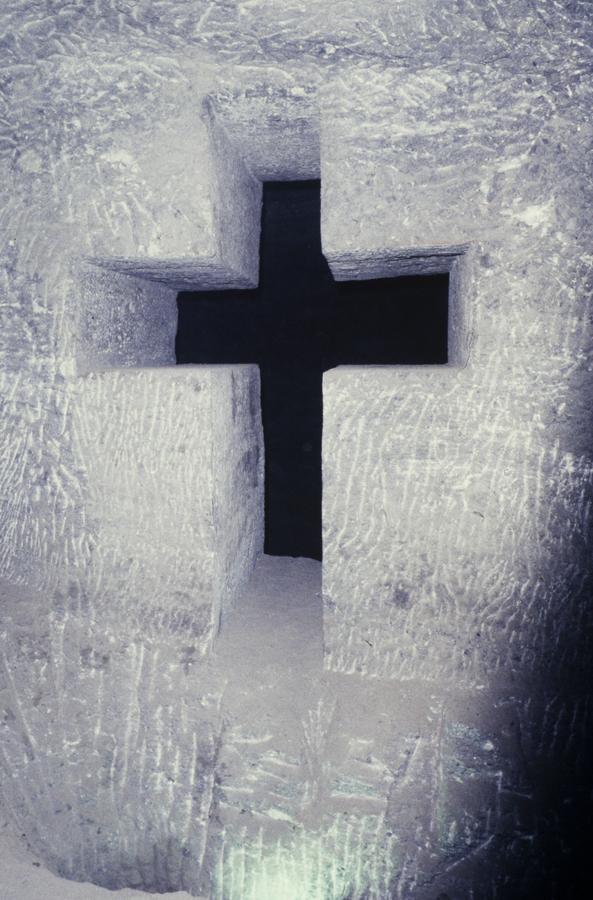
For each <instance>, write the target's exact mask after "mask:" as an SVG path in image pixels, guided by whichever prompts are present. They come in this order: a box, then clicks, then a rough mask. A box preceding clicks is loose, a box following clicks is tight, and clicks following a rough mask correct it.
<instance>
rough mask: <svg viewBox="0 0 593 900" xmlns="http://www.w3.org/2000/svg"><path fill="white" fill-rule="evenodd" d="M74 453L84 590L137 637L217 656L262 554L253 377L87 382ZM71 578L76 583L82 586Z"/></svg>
mask: <svg viewBox="0 0 593 900" xmlns="http://www.w3.org/2000/svg"><path fill="white" fill-rule="evenodd" d="M74 449H75V454H76V458H77V460H78V461H79V463H80V466H81V468H82V469H83V471H84V472H85V476H86V484H87V490H88V496H87V497H86V499H85V514H86V517H87V521H88V523H89V529H90V534H91V535H92V537H91V542H92V543H91V547H90V553H89V559H88V561H87V564H86V567H85V571H84V574H82V577H81V583H82V585H83V586H84V589H85V590H86V591H87V592H90V593H91V594H93V595H94V596H96V597H97V603H99V604H101V605H104V606H105V609H104V613H103V615H104V616H107V617H108V618H113V611H112V610H111V606H112V602H113V601H112V598H113V597H118V598H119V603H118V609H117V613H116V618H119V617H121V616H122V614H123V615H124V616H125V619H126V622H127V624H128V626H130V627H131V624H132V622H134V623H135V627H136V629H137V632H138V635H139V636H140V635H145V636H146V635H148V634H154V635H158V634H162V633H163V632H166V631H168V630H172V631H181V630H184V631H185V632H186V634H187V636H188V637H190V636H191V639H192V642H193V643H195V644H196V646H197V647H198V652H199V653H200V654H204V653H205V652H207V650H208V649H209V648H210V646H211V644H212V640H213V638H214V637H215V635H216V633H217V631H218V625H219V620H220V617H221V615H222V613H223V610H225V611H226V609H227V606H228V605H229V604H231V603H232V601H233V599H234V597H235V595H236V593H237V590H238V589H239V588H240V587H241V586H243V585H244V584H245V583H246V581H247V580H248V578H249V575H250V574H251V570H252V568H253V565H254V562H255V559H256V558H257V556H258V554H260V553H261V552H262V548H263V438H262V429H261V420H260V416H259V374H258V372H257V369H256V368H255V367H253V366H183V367H181V366H180V367H177V366H172V367H160V368H154V369H146V368H144V369H138V368H132V369H117V370H111V371H106V372H101V373H94V374H90V375H87V376H86V377H84V378H82V379H81V380H80V382H79V386H78V397H77V402H76V411H75V414H74ZM72 577H75V576H74V575H73V576H72Z"/></svg>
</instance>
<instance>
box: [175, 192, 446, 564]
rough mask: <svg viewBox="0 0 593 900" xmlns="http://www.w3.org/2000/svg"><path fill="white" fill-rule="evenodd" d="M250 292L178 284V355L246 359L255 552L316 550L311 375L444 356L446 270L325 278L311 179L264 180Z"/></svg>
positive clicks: (316, 390) (315, 391)
mask: <svg viewBox="0 0 593 900" xmlns="http://www.w3.org/2000/svg"><path fill="white" fill-rule="evenodd" d="M260 254H261V259H260V281H259V286H258V287H257V288H256V289H255V290H242V291H239V290H231V291H204V292H199V293H189V292H183V293H180V294H179V297H178V308H179V324H178V331H177V339H176V355H177V362H178V363H208V364H213V363H257V364H258V365H259V367H260V372H261V386H262V419H263V428H264V440H265V451H266V476H265V523H266V524H265V547H264V549H265V552H266V553H268V554H271V555H277V556H307V557H312V558H314V559H321V490H322V472H321V434H322V424H323V403H322V375H323V372H325V371H326V370H327V369H331V368H333V367H334V366H339V365H364V366H369V365H402V364H414V365H422V364H435V363H436V364H439V363H441V364H444V363H446V362H447V317H448V275H446V274H439V275H424V276H405V277H399V278H382V279H376V280H368V281H342V282H338V281H335V280H334V278H333V277H332V274H331V272H330V269H329V266H328V264H327V262H326V260H325V258H324V256H323V254H322V252H321V233H320V183H319V182H318V181H306V182H305V181H301V182H285V183H282V182H268V183H266V184H264V192H263V215H262V231H261V248H260Z"/></svg>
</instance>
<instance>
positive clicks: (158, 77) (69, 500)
mask: <svg viewBox="0 0 593 900" xmlns="http://www.w3.org/2000/svg"><path fill="white" fill-rule="evenodd" d="M5 7H6V8H5V9H4V10H3V13H2V16H3V25H2V28H1V33H3V34H4V35H5V38H4V46H3V58H4V71H3V77H2V95H1V96H2V104H3V112H2V114H1V116H0V169H1V174H2V178H1V179H0V183H1V184H2V186H3V188H2V190H3V192H4V194H3V197H2V204H1V210H2V211H1V212H0V233H1V236H2V241H1V259H0V264H1V266H0V285H1V287H0V290H1V301H0V316H1V320H2V321H1V327H0V354H1V356H0V397H1V400H0V415H1V419H2V428H1V431H0V577H1V578H2V579H3V581H2V585H3V588H2V595H1V596H2V606H1V612H0V614H1V620H2V621H1V623H0V631H1V633H2V658H1V667H0V723H1V724H2V731H1V733H2V745H1V750H0V793H1V797H2V808H3V811H4V815H5V817H6V818H8V819H10V821H11V822H12V823H13V825H14V827H15V828H17V829H18V833H19V834H24V835H25V836H26V838H27V839H28V841H29V842H30V844H31V845H32V846H33V847H34V848H35V849H36V851H37V852H38V853H39V854H40V856H41V858H42V859H43V860H44V861H45V862H46V864H47V865H48V866H49V867H50V868H51V869H52V870H53V871H55V872H58V873H60V874H62V875H66V876H68V877H71V878H75V879H78V880H89V881H94V882H96V883H98V884H102V885H104V886H107V887H126V886H128V887H130V888H142V889H145V890H159V891H163V890H167V889H171V890H177V889H185V890H188V891H190V892H191V893H193V894H195V895H197V894H198V893H202V894H203V895H210V896H213V897H217V898H220V900H235V898H238V897H239V893H238V892H240V890H242V889H241V888H239V887H238V886H237V885H241V884H243V885H244V886H245V885H249V887H248V888H245V890H249V891H251V892H252V894H253V895H254V896H255V895H257V897H258V900H262V898H263V897H264V896H265V890H267V891H268V892H269V891H270V890H272V891H273V890H276V896H279V893H282V892H283V893H284V895H286V897H291V896H292V895H294V897H295V900H296V898H297V897H301V896H306V897H309V896H311V897H319V898H322V897H323V898H328V900H329V898H336V900H337V898H340V897H346V896H348V897H351V898H354V897H361V898H362V897H363V896H364V897H372V898H375V900H388V898H391V897H414V898H419V900H424V898H426V900H434V898H436V897H438V896H441V897H443V898H444V897H446V896H449V897H455V898H463V897H466V898H468V900H469V898H470V897H474V898H476V897H480V898H482V897H483V898H494V897H500V896H504V897H505V898H506V897H509V898H514V897H530V896H550V897H558V898H560V897H563V896H571V895H574V896H576V895H577V893H578V888H577V886H576V881H575V879H576V874H575V872H576V871H577V868H578V857H576V856H575V855H574V854H573V855H570V854H568V855H567V856H566V866H565V865H564V856H563V853H562V852H561V851H562V848H567V847H568V848H570V847H572V845H573V844H574V840H573V838H574V832H575V831H579V830H581V831H583V829H584V827H585V825H584V821H585V820H584V818H583V817H584V815H585V813H586V812H587V810H586V807H585V801H584V798H585V797H587V796H589V792H590V787H591V778H590V776H591V772H590V771H589V768H588V764H587V760H588V759H589V758H590V748H589V746H588V743H587V740H588V737H587V736H588V735H590V734H591V706H592V704H591V696H590V687H589V685H590V679H591V671H590V657H591V654H590V648H589V646H588V642H589V635H590V629H591V624H592V623H591V601H590V595H591V545H592V536H591V500H592V481H593V453H592V449H593V448H592V441H591V434H590V431H591V429H590V424H591V415H590V404H591V396H592V387H593V385H592V379H593V375H592V358H591V357H592V353H593V341H592V333H591V332H592V324H593V323H592V315H591V255H590V246H591V213H590V209H591V196H592V185H593V178H592V172H591V165H590V159H591V156H590V152H589V151H590V144H591V136H592V132H593V129H592V127H591V124H590V108H591V101H592V93H593V92H592V89H591V82H590V79H589V76H590V71H591V63H592V54H591V51H590V48H589V41H588V37H589V35H590V32H591V28H592V27H593V22H592V21H591V14H590V12H589V10H588V7H586V6H585V5H584V4H579V3H569V2H566V3H562V2H552V3H548V4H533V3H531V2H529V0H515V2H512V3H508V2H502V0H475V2H473V3H465V2H460V3H457V4H455V5H454V6H451V5H450V4H442V3H440V2H438V0H419V2H418V0H414V2H412V0H403V2H400V3H397V4H385V3H383V2H379V0H377V2H375V0H368V2H364V3H360V2H350V0H339V2H337V3H333V4H331V5H329V6H327V5H326V6H325V7H324V8H323V10H321V9H320V7H319V4H318V3H316V2H313V0H305V2H303V3H300V4H293V3H289V2H286V3H284V2H282V3H277V2H274V3H272V2H267V0H262V2H239V3H236V4H229V3H224V2H214V3H205V2H201V0H198V2H194V3H191V4H187V3H185V2H183V3H182V2H177V0H163V2H156V0H155V2H147V3H142V4H138V3H132V2H126V0H122V2H120V3H118V4H117V5H113V4H106V5H104V7H105V8H102V9H99V6H93V7H92V8H91V7H88V6H84V7H81V6H80V5H79V4H77V3H74V2H72V3H70V2H65V3H60V4H59V5H54V6H51V5H50V6H46V5H40V4H37V3H35V2H23V3H21V4H18V5H16V6H15V5H12V6H10V8H8V6H7V5H6V4H5ZM316 176H320V177H321V179H322V202H323V214H322V237H323V246H324V252H325V254H326V257H327V259H328V261H329V263H330V266H331V267H332V270H333V272H334V275H335V277H336V278H369V277H380V276H384V275H393V274H397V273H398V272H402V273H405V272H434V271H449V272H450V278H451V297H450V328H449V364H448V365H447V366H443V367H436V368H423V369H421V370H420V369H412V368H402V367H396V368H369V369H348V368H339V369H336V370H333V371H332V372H330V373H328V375H327V376H326V379H325V388H324V391H325V393H324V398H325V399H324V563H323V594H324V617H323V642H324V654H325V655H324V660H325V661H324V666H325V670H324V671H325V674H324V675H323V676H322V675H321V657H319V671H318V676H314V677H313V676H310V672H311V671H313V669H311V668H310V669H307V671H308V672H309V675H307V678H310V677H312V678H313V680H315V678H316V677H317V679H318V682H319V684H318V690H317V692H316V691H314V690H311V692H310V693H307V694H306V696H307V702H306V703H305V702H304V701H303V703H304V705H303V709H302V710H301V708H300V706H299V716H300V721H301V723H302V725H301V732H298V733H299V734H300V735H301V736H300V738H298V739H297V738H296V737H295V738H294V741H293V744H291V743H290V741H288V739H287V741H286V742H284V743H283V741H284V738H283V737H282V734H284V732H282V727H283V726H282V725H281V723H282V721H283V720H282V716H281V714H280V709H281V707H282V703H281V702H280V700H279V698H280V697H285V696H286V693H282V691H285V690H286V686H284V687H281V685H280V682H279V686H278V691H279V693H278V695H277V696H276V700H274V695H273V692H271V693H269V694H266V696H267V698H268V700H267V702H269V705H270V708H271V709H276V710H277V711H278V716H279V719H278V725H277V726H275V725H274V720H273V717H269V716H268V717H266V719H265V721H266V728H265V729H264V728H263V726H260V725H258V726H257V727H255V726H252V723H247V722H243V723H241V710H240V709H239V708H235V707H233V706H232V702H231V701H232V697H231V695H229V694H227V696H226V699H225V695H224V689H225V683H226V676H225V674H224V670H225V667H224V666H223V665H222V664H220V663H219V668H218V669H216V668H215V667H214V668H213V666H212V657H211V656H209V655H208V654H209V652H210V651H211V648H212V642H213V640H214V637H215V634H216V631H217V629H218V625H219V621H220V618H221V615H222V617H223V620H224V619H225V613H227V612H228V616H226V618H227V619H228V621H229V622H232V617H233V614H232V607H233V603H234V602H235V601H236V598H237V596H238V595H239V593H240V589H241V586H242V584H243V583H244V582H245V580H246V578H247V575H248V572H249V571H250V569H251V567H252V566H253V563H254V561H255V558H256V556H257V554H258V552H259V551H260V549H261V522H262V520H261V516H262V500H261V473H262V464H263V462H262V460H263V457H262V444H261V430H260V425H259V416H258V401H257V392H258V385H257V374H256V372H254V371H253V370H251V369H249V368H248V367H242V366H233V367H196V368H187V369H186V368H182V369H175V368H173V364H174V362H175V359H174V346H173V339H174V334H175V328H176V305H175V296H176V291H177V290H178V289H180V288H183V287H188V286H190V287H192V288H194V289H199V288H204V289H212V288H217V287H220V288H228V287H239V288H240V287H247V286H250V285H253V284H254V283H256V281H257V246H258V235H259V214H260V207H261V183H260V182H261V179H262V178H275V179H291V178H303V177H307V178H311V177H316ZM188 412H189V413H190V415H191V419H187V418H186V413H188ZM188 459H191V464H190V463H188ZM299 571H300V570H299ZM303 577H305V573H304V571H303ZM223 627H224V621H223ZM320 629H321V625H320V624H319V630H320ZM214 648H215V651H214V652H216V643H214ZM225 665H226V666H228V667H229V678H230V677H231V674H232V676H233V677H236V672H235V671H234V670H233V663H232V661H231V660H230V659H228V660H227V661H226V663H225ZM302 665H303V673H304V672H305V669H306V665H305V662H304V661H303V664H302ZM307 665H309V663H307ZM310 666H313V662H310ZM313 668H314V666H313ZM231 670H232V671H231ZM303 677H304V675H303ZM297 681H298V679H296V680H295V683H297ZM257 709H259V710H260V711H261V710H262V709H263V708H260V707H257ZM244 715H245V716H246V717H247V715H248V706H246V708H245V711H244ZM262 715H263V712H262ZM228 717H230V719H231V720H232V722H233V723H234V724H233V726H232V727H231V728H230V729H229V727H227V725H228V722H227V719H228ZM225 723H226V724H225ZM281 732H282V734H281ZM267 734H269V735H271V737H270V740H271V742H272V746H274V745H276V744H277V745H278V746H282V748H283V749H282V751H281V752H280V750H279V751H278V753H279V756H278V757H277V758H276V757H274V754H273V753H272V754H271V755H270V754H268V755H267V756H266V753H267V751H265V752H264V751H262V752H261V753H260V752H259V750H254V747H255V746H256V744H257V741H260V740H265V739H266V735H267ZM295 734H297V732H295ZM252 739H253V741H255V744H250V740H252ZM291 740H292V738H291ZM295 742H296V743H295ZM249 761H251V762H253V763H254V765H253V766H251V763H250V762H249ZM307 761H308V762H307ZM307 766H308V767H309V768H307ZM274 767H276V770H277V769H278V767H281V768H282V777H281V778H280V779H278V785H279V787H280V792H281V794H282V792H284V793H283V794H282V796H284V798H285V801H286V802H285V803H284V805H282V803H280V805H278V800H277V798H276V800H274V799H272V793H273V792H271V791H270V785H271V784H272V783H273V782H274V778H275V776H274V771H275V768H274ZM252 789H253V790H252ZM233 796H234V797H235V798H237V797H241V798H242V799H241V804H242V805H241V806H240V807H239V808H238V809H237V807H235V808H234V811H233V803H232V802H231V798H232V797H233ZM266 797H267V798H268V799H265V798H266ZM262 798H263V799H262ZM315 798H317V799H315ZM348 798H350V800H348ZM352 798H354V799H352ZM341 804H342V805H341ZM241 810H245V812H241ZM246 816H247V817H249V819H250V827H249V828H246V826H244V825H243V824H242V822H241V820H242V818H245V817H246ZM283 817H284V818H283ZM286 817H288V818H286ZM253 822H256V823H259V826H260V827H259V830H258V828H256V827H255V826H254V825H253ZM293 826H294V827H293ZM244 829H246V830H244ZM571 829H572V830H571ZM258 841H259V842H260V843H258ZM241 847H244V848H245V849H244V850H243V851H242V850H241V849H240V848H241ZM272 847H273V848H274V849H273V850H272ZM274 854H275V855H274ZM297 858H298V859H299V860H301V862H302V868H300V869H299V867H298V865H297V864H296V862H295V860H296V859H297ZM331 859H334V860H337V862H336V863H335V864H334V865H333V867H332V865H331V864H330V863H329V860H331ZM263 860H268V861H269V860H272V862H269V863H268V862H266V863H265V864H264V863H263V862H262V861H263ZM258 867H259V868H258ZM316 867H317V868H316ZM272 870H273V871H274V872H275V873H276V874H275V875H274V876H273V877H276V878H277V879H280V881H278V880H277V881H276V882H274V880H273V877H272V874H271V873H272ZM303 871H307V872H309V873H310V877H309V876H308V879H309V880H308V881H307V884H308V885H309V888H307V890H308V893H303V892H302V891H301V893H300V894H299V893H297V892H295V891H297V889H296V888H294V885H295V884H297V883H298V882H299V877H300V876H299V873H302V872H303ZM321 871H323V873H324V874H323V877H322V876H321V875H319V873H320V872H321ZM258 872H259V874H257V873H258ZM241 873H243V874H241ZM250 873H251V874H250ZM254 873H255V874H254ZM315 873H317V874H315ZM345 873H349V878H347V877H346V874H345ZM258 878H259V881H258ZM571 878H572V879H573V881H572V882H571V880H570V879H571ZM241 879H243V880H242V881H241ZM266 885H267V887H266ZM270 885H272V887H270ZM274 885H275V887H274ZM278 885H280V887H279V886H278ZM293 888H294V890H293ZM298 890H300V888H298ZM291 891H293V894H291V893H290V892H291ZM546 892H547V893H546ZM81 896H82V895H81ZM11 900H12V898H11ZM15 900H16V898H15ZM18 900H22V898H18Z"/></svg>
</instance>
